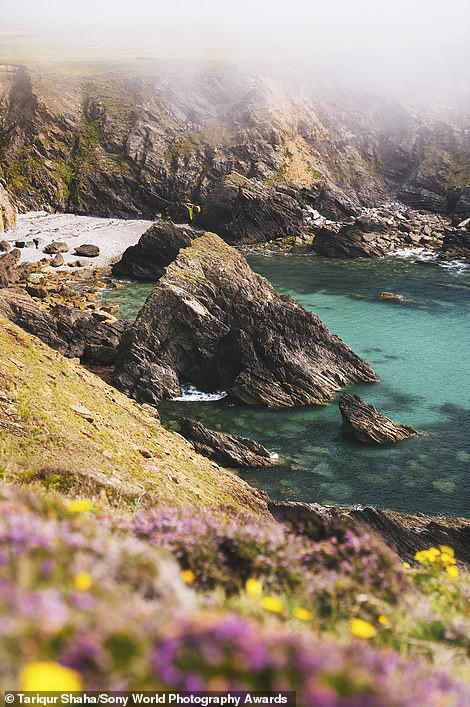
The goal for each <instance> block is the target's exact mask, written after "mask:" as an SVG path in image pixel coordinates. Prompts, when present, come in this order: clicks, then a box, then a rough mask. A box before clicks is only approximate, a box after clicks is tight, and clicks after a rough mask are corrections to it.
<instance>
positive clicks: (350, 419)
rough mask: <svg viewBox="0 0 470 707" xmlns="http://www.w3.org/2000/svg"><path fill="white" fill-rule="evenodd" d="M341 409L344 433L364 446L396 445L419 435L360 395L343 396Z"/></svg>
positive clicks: (340, 404)
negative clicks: (362, 398)
mask: <svg viewBox="0 0 470 707" xmlns="http://www.w3.org/2000/svg"><path fill="white" fill-rule="evenodd" d="M339 409H340V411H341V417H342V418H343V430H344V432H345V433H346V434H347V435H349V436H351V437H354V438H355V439H357V440H358V442H363V443H364V444H395V443H396V442H402V441H403V440H405V439H409V438H410V437H415V436H416V435H417V434H418V433H417V431H416V430H414V429H413V428H412V427H407V426H406V425H400V424H398V423H397V422H393V420H390V418H388V417H386V416H385V415H383V414H382V413H381V412H379V411H378V410H377V408H375V407H374V406H373V405H369V404H368V403H365V402H364V401H363V400H361V398H360V397H359V396H358V395H348V394H344V395H341V397H340V399H339Z"/></svg>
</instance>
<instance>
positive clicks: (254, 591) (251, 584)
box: [245, 577, 263, 597]
mask: <svg viewBox="0 0 470 707" xmlns="http://www.w3.org/2000/svg"><path fill="white" fill-rule="evenodd" d="M245 591H246V593H247V594H249V595H250V596H252V597H259V596H261V594H262V593H263V585H262V584H261V582H260V581H259V579H255V578H254V577H250V579H247V580H246V582H245Z"/></svg>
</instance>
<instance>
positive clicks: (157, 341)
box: [114, 222, 377, 407]
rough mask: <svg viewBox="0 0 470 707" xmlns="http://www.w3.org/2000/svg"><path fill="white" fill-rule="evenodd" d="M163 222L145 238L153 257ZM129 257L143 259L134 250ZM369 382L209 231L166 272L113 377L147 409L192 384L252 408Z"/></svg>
mask: <svg viewBox="0 0 470 707" xmlns="http://www.w3.org/2000/svg"><path fill="white" fill-rule="evenodd" d="M164 223H165V222H164ZM164 223H163V225H160V226H159V225H158V224H156V225H155V226H154V227H153V228H152V229H151V231H150V233H151V234H152V235H153V236H155V234H157V233H160V238H159V239H158V238H154V247H155V249H156V250H157V253H158V249H159V245H161V244H167V243H168V240H169V241H172V240H173V238H174V234H175V232H176V231H178V229H174V227H173V226H170V228H169V229H168V230H166V229H165V226H164ZM193 235H198V234H197V233H196V232H194V234H193ZM142 238H143V240H144V244H147V242H148V241H147V238H146V236H143V237H142ZM169 250H170V249H169V248H168V247H165V248H164V252H165V253H167V252H168V251H169ZM132 253H134V254H137V256H138V258H139V259H140V257H141V256H140V254H139V249H138V248H136V249H134V250H133V251H132ZM128 259H129V253H127V257H126V258H125V260H126V262H128ZM138 262H139V261H138ZM376 380H377V378H376V376H375V373H374V372H373V370H372V368H371V367H370V366H369V364H368V363H366V362H365V361H364V360H363V359H361V358H360V357H359V356H357V355H356V354H355V353H354V352H353V351H351V349H350V348H349V347H348V346H347V345H346V344H345V343H344V342H343V341H341V339H339V338H338V337H336V336H334V335H333V334H332V333H331V332H330V331H329V330H328V328H327V327H326V326H325V325H324V324H323V322H322V321H321V320H320V318H319V317H318V316H317V315H316V314H313V313H310V312H307V311H306V310H305V309H303V307H301V306H300V305H299V304H298V303H297V302H295V301H294V300H293V299H292V298H291V297H288V296H286V295H279V294H278V292H276V290H275V289H274V288H273V287H272V286H271V285H270V284H269V282H268V281H267V280H266V279H265V278H263V277H261V276H260V275H257V274H256V273H254V272H253V270H251V268H250V266H249V265H248V263H247V262H246V260H245V258H244V257H243V256H242V255H241V254H240V253H239V252H238V251H237V250H236V249H235V248H232V247H231V246H229V245H227V244H226V243H224V241H223V240H222V239H221V238H219V237H218V236H216V235H215V234H213V233H208V232H206V233H204V234H203V235H199V237H196V238H195V239H194V240H192V242H191V245H189V246H188V247H183V248H182V249H181V250H180V252H179V254H178V255H177V257H176V258H175V260H174V261H173V262H172V263H171V264H170V265H169V266H168V267H167V268H166V271H165V274H164V275H163V276H162V277H161V278H160V279H159V280H158V282H157V284H156V286H155V288H154V290H153V292H152V293H151V294H150V296H149V297H148V299H147V301H146V302H145V304H144V306H143V308H142V310H141V311H140V313H139V315H138V317H137V319H136V321H135V322H134V323H133V324H132V325H131V326H130V327H128V328H127V329H126V331H125V332H124V334H123V337H122V339H121V343H120V347H119V350H118V354H117V358H116V366H115V372H114V381H115V384H116V385H117V386H118V387H119V388H120V389H121V390H123V391H124V392H126V393H127V394H128V395H130V396H131V397H134V398H135V399H136V400H139V401H142V402H146V403H151V404H157V403H158V402H160V401H161V400H162V399H165V398H171V397H175V396H176V395H179V393H180V384H183V383H187V382H190V383H193V384H194V385H196V386H197V387H198V388H201V389H202V390H227V391H229V392H230V394H231V395H232V396H233V397H234V398H236V399H238V400H241V401H243V402H244V403H247V404H251V405H265V406H268V407H289V406H302V405H322V404H325V403H327V402H329V401H330V400H331V399H332V397H333V395H334V393H335V391H337V390H338V389H339V388H341V387H342V386H344V385H347V384H348V383H352V382H358V381H359V382H363V383H372V382H376Z"/></svg>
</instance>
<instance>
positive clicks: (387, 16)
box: [0, 0, 470, 105]
mask: <svg viewBox="0 0 470 707" xmlns="http://www.w3.org/2000/svg"><path fill="white" fill-rule="evenodd" d="M469 26H470V5H469V3H467V2H465V1H464V0H449V1H448V2H443V1H442V0H427V1H424V0H415V2H413V3H410V2H406V1H405V0H396V2H389V1H388V0H376V1H374V0H355V1H354V2H350V1H348V0H331V1H330V2H328V3H325V2H322V1H320V0H313V1H310V2H309V1H307V0H293V1H292V2H289V3H287V2H268V0H260V1H258V2H250V1H249V0H239V1H238V2H232V1H230V2H224V3H220V2H216V0H201V2H198V3H194V2H191V1H190V0H175V1H174V2H172V3H163V2H152V1H151V0H136V1H135V2H132V3H131V2H128V1H127V0H126V1H124V0H114V1H112V0H102V2H99V3H96V2H93V1H92V0H83V1H82V2H80V3H78V2H75V1H72V0H69V1H67V2H63V1H62V2H59V0H48V1H47V2H45V1H44V0H40V1H39V2H35V1H34V0H19V2H16V3H9V4H8V5H7V6H6V7H5V8H3V9H2V29H3V35H2V36H1V39H2V40H3V41H2V42H1V44H2V46H1V47H0V57H1V56H2V55H3V56H4V57H5V58H8V56H9V57H10V58H14V55H15V52H16V53H17V54H18V55H20V56H21V55H22V54H23V55H26V56H28V57H29V59H30V60H31V59H35V60H36V61H47V60H49V59H53V60H54V59H55V60H57V59H61V58H65V59H67V58H75V59H77V58H80V59H94V58H107V59H121V58H130V57H133V56H139V57H144V56H146V57H159V58H173V59H175V58H179V59H183V60H186V61H188V60H191V61H199V62H211V63H212V62H215V63H218V64H220V63H225V64H233V63H236V64H238V65H240V64H249V65H250V66H252V67H254V66H256V67H257V68H259V69H265V68H266V67H267V66H270V67H272V68H274V69H275V71H276V72H277V73H281V74H283V75H285V76H289V77H290V78H291V80H292V81H293V82H295V81H296V80H297V81H298V80H300V81H301V82H302V83H304V82H305V81H306V79H307V77H308V78H310V80H312V79H313V80H316V81H319V80H323V81H325V82H333V83H339V84H341V85H342V86H343V85H346V86H348V87H350V88H353V89H355V90H365V89H367V90H374V91H380V92H381V93H382V94H386V95H394V96H396V95H398V96H401V97H406V98H407V99H410V98H414V99H415V101H416V100H418V99H419V100H420V101H422V102H423V103H426V101H427V102H428V104H434V103H436V102H444V103H449V102H450V103H451V104H454V103H455V104H456V105H460V104H461V101H462V100H466V99H467V98H468V93H469V91H470V87H469V81H468V78H467V73H468V66H469V64H470V42H468V27H469Z"/></svg>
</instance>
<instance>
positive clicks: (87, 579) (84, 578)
mask: <svg viewBox="0 0 470 707" xmlns="http://www.w3.org/2000/svg"><path fill="white" fill-rule="evenodd" d="M92 583H93V581H92V579H91V575H90V574H89V573H88V572H77V574H76V575H75V577H74V578H73V584H74V587H75V589H77V590H78V591H79V592H87V591H88V590H89V589H90V587H91V585H92Z"/></svg>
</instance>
